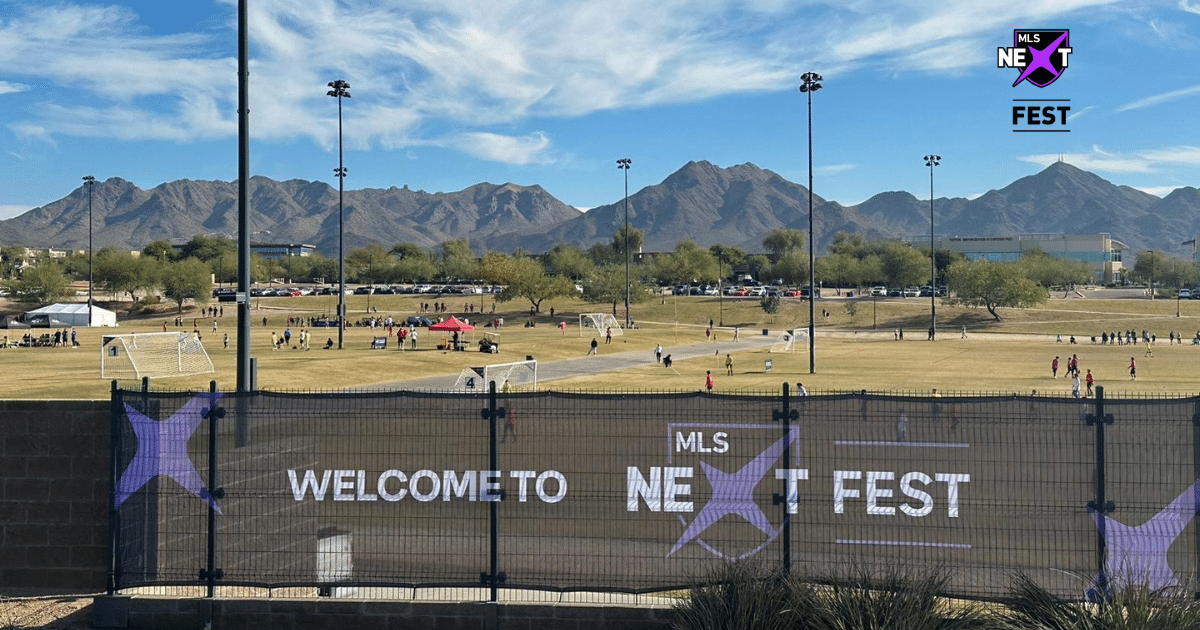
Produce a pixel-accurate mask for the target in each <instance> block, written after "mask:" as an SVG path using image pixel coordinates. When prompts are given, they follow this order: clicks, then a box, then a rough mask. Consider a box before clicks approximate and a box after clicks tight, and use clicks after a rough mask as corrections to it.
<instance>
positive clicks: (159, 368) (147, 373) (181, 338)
mask: <svg viewBox="0 0 1200 630" xmlns="http://www.w3.org/2000/svg"><path fill="white" fill-rule="evenodd" d="M212 371H214V370H213V364H212V359H210V358H209V357H208V352H206V351H205V350H204V344H202V343H200V339H199V338H198V335H195V334H193V333H184V332H166V333H139V334H130V335H104V338H103V343H102V344H101V346H100V378H107V379H140V378H143V377H150V378H166V377H170V376H189V375H192V374H206V373H209V372H212Z"/></svg>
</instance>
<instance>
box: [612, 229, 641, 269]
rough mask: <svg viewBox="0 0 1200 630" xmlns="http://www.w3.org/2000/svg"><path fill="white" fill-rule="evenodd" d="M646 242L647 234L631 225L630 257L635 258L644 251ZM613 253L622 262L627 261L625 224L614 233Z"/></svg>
mask: <svg viewBox="0 0 1200 630" xmlns="http://www.w3.org/2000/svg"><path fill="white" fill-rule="evenodd" d="M645 243H646V235H645V234H643V233H642V231H641V230H639V229H637V228H635V227H633V226H632V225H631V226H629V259H630V260H633V259H634V258H635V257H636V256H637V254H638V253H639V252H641V251H642V246H643V245H645ZM612 250H613V255H615V256H616V257H617V260H619V261H621V262H622V263H624V262H625V226H624V225H622V226H621V227H619V228H617V231H616V232H615V233H614V234H613V240H612Z"/></svg>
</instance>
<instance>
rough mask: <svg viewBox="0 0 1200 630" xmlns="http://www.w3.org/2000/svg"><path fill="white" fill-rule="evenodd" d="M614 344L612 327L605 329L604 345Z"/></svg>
mask: <svg viewBox="0 0 1200 630" xmlns="http://www.w3.org/2000/svg"><path fill="white" fill-rule="evenodd" d="M610 343H612V326H609V327H608V328H605V329H604V345H606V346H607V345H608V344H610Z"/></svg>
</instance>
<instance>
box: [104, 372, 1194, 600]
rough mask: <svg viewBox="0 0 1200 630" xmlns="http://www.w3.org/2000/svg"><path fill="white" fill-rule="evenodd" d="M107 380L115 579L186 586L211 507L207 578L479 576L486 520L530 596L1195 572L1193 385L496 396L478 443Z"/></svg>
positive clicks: (413, 411)
mask: <svg viewBox="0 0 1200 630" xmlns="http://www.w3.org/2000/svg"><path fill="white" fill-rule="evenodd" d="M120 395H121V396H122V409H123V413H124V414H125V417H124V418H122V419H121V420H120V424H121V426H122V427H123V429H122V431H123V434H122V436H121V447H120V449H119V451H118V452H117V453H116V454H115V457H116V458H117V470H118V475H119V477H118V479H117V480H115V487H116V489H117V491H116V499H117V502H118V505H119V514H120V528H119V541H120V544H119V547H118V549H119V553H118V563H119V571H118V573H119V584H120V585H121V586H122V587H126V586H129V585H135V584H165V583H197V582H198V578H197V575H198V572H199V570H200V569H202V568H203V567H204V566H205V554H206V549H207V547H206V536H207V534H208V529H207V513H208V508H209V506H210V505H213V506H216V507H217V508H218V509H219V514H218V515H217V517H216V521H215V522H216V533H215V536H216V563H217V566H218V567H220V569H221V570H222V572H223V578H222V583H226V584H256V585H263V586H283V585H317V584H321V583H327V582H332V581H340V582H351V583H356V584H365V585H464V586H472V585H478V584H479V583H480V576H481V574H483V573H486V572H488V571H489V567H490V562H491V559H490V554H491V553H492V551H493V549H492V542H491V541H492V536H493V535H494V536H495V541H496V543H495V549H494V551H495V554H496V558H497V566H498V569H499V571H501V572H503V573H504V575H505V579H506V581H505V582H504V586H506V587H529V588H544V589H587V590H620V591H650V590H663V589H671V588H679V587H684V586H686V585H688V584H690V583H692V582H693V581H694V580H697V579H702V578H704V577H706V576H708V575H711V573H712V571H713V570H714V569H715V568H716V567H717V566H718V565H720V564H722V563H725V562H728V561H731V560H737V559H754V560H758V561H765V562H768V563H779V564H782V563H787V565H788V567H789V568H790V571H791V573H792V574H793V575H796V576H800V577H808V578H813V579H824V578H827V577H829V576H831V575H836V574H838V573H839V572H841V571H845V570H846V568H847V567H851V566H854V567H858V568H867V569H880V570H883V569H888V568H896V567H904V568H908V569H928V570H939V571H945V572H946V573H947V574H948V575H949V577H950V589H951V592H952V593H953V594H957V595H963V596H971V597H983V598H993V597H999V596H1002V595H1003V594H1004V593H1005V592H1006V589H1007V588H1008V587H1009V585H1010V584H1011V580H1012V577H1013V575H1014V574H1015V573H1017V572H1023V573H1025V574H1027V575H1029V576H1030V577H1032V578H1033V579H1034V580H1035V581H1037V582H1038V583H1039V584H1042V585H1044V586H1045V587H1046V588H1048V589H1050V590H1051V591H1052V592H1054V593H1056V594H1059V595H1062V596H1068V597H1078V596H1082V595H1084V594H1085V593H1086V592H1087V590H1088V589H1089V588H1091V586H1092V582H1093V581H1094V580H1095V579H1096V578H1097V576H1098V575H1099V574H1100V573H1101V569H1102V568H1103V572H1104V573H1105V574H1106V575H1107V576H1108V578H1109V579H1111V580H1118V579H1122V578H1121V577H1120V576H1125V579H1135V580H1137V581H1139V582H1140V581H1143V580H1149V581H1151V582H1152V583H1156V584H1171V583H1175V582H1177V581H1178V580H1181V579H1187V578H1190V577H1191V576H1193V575H1195V572H1196V568H1197V551H1198V549H1197V545H1196V538H1197V536H1198V535H1200V534H1197V531H1196V529H1195V527H1194V525H1193V524H1192V517H1193V516H1194V514H1195V512H1196V507H1197V505H1198V503H1197V500H1196V492H1197V485H1196V478H1197V472H1196V471H1197V468H1196V462H1197V450H1196V447H1195V444H1196V441H1197V437H1196V435H1195V431H1196V429H1195V424H1194V422H1193V417H1194V416H1195V415H1196V412H1197V405H1196V400H1194V399H1175V400H1137V401H1107V407H1106V409H1105V414H1106V415H1109V416H1111V417H1112V420H1113V421H1112V423H1111V424H1108V425H1106V426H1104V427H1103V432H1101V431H1100V430H1098V427H1097V426H1096V424H1095V423H1089V421H1088V420H1089V417H1091V416H1093V415H1094V414H1095V413H1096V405H1095V403H1094V401H1081V400H1074V399H1063V398H1047V397H1036V396H992V397H965V396H963V397H960V396H945V397H928V396H925V397H917V396H882V395H858V394H855V395H831V396H812V397H807V398H792V399H790V400H787V401H786V404H787V406H788V408H789V410H791V411H793V413H791V414H790V415H787V416H786V417H785V416H784V415H783V414H781V413H780V412H782V411H783V410H784V404H785V401H784V399H783V398H782V397H781V396H778V395H775V396H768V395H762V396H742V395H739V396H725V395H711V394H700V393H694V394H693V393H686V394H640V395H618V394H612V395H604V394H564V393H513V394H508V395H500V396H499V399H498V406H500V407H503V408H504V409H505V410H506V411H507V415H506V416H504V417H501V418H499V419H497V421H496V426H495V442H494V443H493V440H492V432H491V431H492V427H491V426H490V421H489V419H488V418H487V417H486V413H482V412H484V411H485V410H486V409H487V408H488V406H489V401H488V397H487V396H486V395H474V394H471V395H464V394H433V393H413V392H398V393H354V394H324V395H317V394H274V393H255V394H246V395H239V394H223V395H222V394H163V393H149V394H141V393H135V392H122V393H121V394H120ZM214 404H215V405H217V406H219V407H220V408H222V409H224V415H223V416H222V417H220V418H219V420H218V421H217V422H216V426H217V436H216V437H217V440H216V443H217V444H218V446H217V452H216V453H215V455H216V461H217V462H218V464H217V466H218V475H217V479H218V482H217V485H218V486H219V487H220V488H221V490H223V494H222V493H221V492H219V491H215V492H213V493H211V494H210V492H209V489H208V488H207V487H206V485H205V484H206V482H207V480H208V478H209V470H208V461H209V452H208V443H209V441H208V431H209V429H208V427H209V423H208V420H207V419H205V415H206V411H207V409H208V408H209V407H212V406H213V405H214ZM1098 435H1104V436H1106V437H1105V440H1106V443H1105V444H1104V448H1103V449H1099V450H1098V449H1097V436H1098ZM493 449H495V453H494V456H495V462H496V464H495V466H494V467H493V466H492V464H491V458H492V456H493V453H492V450H493ZM1105 456H1106V457H1105ZM1098 457H1099V459H1098ZM1105 480H1106V483H1104V482H1105ZM1098 483H1099V484H1102V485H1103V487H1104V488H1105V493H1106V494H1105V496H1106V502H1111V503H1112V506H1107V507H1106V506H1103V505H1102V506H1099V507H1100V509H1095V508H1097V506H1096V504H1095V501H1096V499H1097V489H1098ZM1110 508H1113V509H1110ZM493 509H494V510H495V521H493V520H492V510H493ZM493 523H494V524H495V530H494V533H493V529H492V528H493Z"/></svg>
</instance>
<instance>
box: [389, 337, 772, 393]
mask: <svg viewBox="0 0 1200 630" xmlns="http://www.w3.org/2000/svg"><path fill="white" fill-rule="evenodd" d="M775 341H776V339H775V334H774V333H772V334H771V335H747V334H743V335H742V338H741V340H740V341H733V340H732V339H730V340H728V341H717V342H707V343H706V342H700V343H694V344H687V345H678V346H663V356H664V357H665V356H667V355H671V360H672V361H684V360H686V359H695V358H697V357H704V356H714V355H717V354H725V353H727V352H737V351H741V350H757V349H760V348H763V347H770V346H771V345H773V344H774V343H775ZM604 347H605V346H604V344H601V345H600V354H598V355H595V356H590V355H585V356H582V357H578V358H575V359H561V360H558V361H547V362H544V363H543V362H540V361H539V362H538V366H537V367H538V373H537V378H538V383H539V384H540V383H544V382H546V381H553V380H558V379H564V378H571V377H573V376H582V375H584V374H599V373H600V372H614V371H618V370H624V369H628V368H632V367H640V366H643V365H654V363H655V362H654V347H653V346H650V347H646V348H643V349H640V350H630V351H627V352H614V353H611V354H604ZM485 356H489V355H485ZM497 362H501V361H497ZM456 380H458V375H457V374H447V375H442V376H429V377H426V378H418V379H413V380H409V381H397V382H394V383H388V384H386V385H385V386H384V387H387V388H397V389H409V390H420V391H445V390H448V389H450V388H451V387H453V386H454V382H455V381H456Z"/></svg>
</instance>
